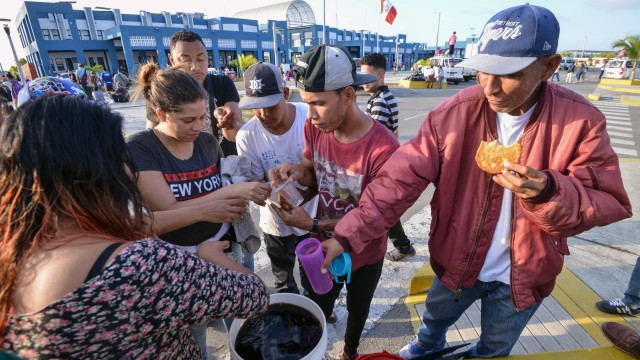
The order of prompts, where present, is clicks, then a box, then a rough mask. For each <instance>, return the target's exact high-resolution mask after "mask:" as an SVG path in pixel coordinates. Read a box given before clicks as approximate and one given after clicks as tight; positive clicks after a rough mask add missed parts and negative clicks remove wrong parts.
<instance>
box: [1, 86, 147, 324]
mask: <svg viewBox="0 0 640 360" xmlns="http://www.w3.org/2000/svg"><path fill="white" fill-rule="evenodd" d="M122 122H123V119H122V116H120V115H118V114H116V113H114V112H111V111H110V110H109V109H108V108H107V107H103V106H101V105H97V104H92V103H90V102H88V101H86V100H83V99H81V98H79V97H77V96H48V97H40V98H37V99H34V100H31V101H29V102H28V103H25V104H24V105H22V106H21V107H20V108H19V109H18V110H17V111H16V112H14V113H13V114H11V115H10V116H9V117H8V118H7V119H5V122H4V124H3V125H2V127H1V128H0V234H1V235H0V236H1V240H0V335H2V334H3V333H4V327H5V325H6V321H7V315H8V314H10V313H11V312H12V310H13V306H12V296H13V293H14V290H15V283H16V278H17V273H18V270H19V269H20V267H21V265H22V264H23V262H24V260H25V259H27V258H28V257H29V256H30V255H31V254H32V253H33V251H34V249H36V248H38V247H42V246H43V245H45V244H48V242H49V240H51V239H53V238H54V237H56V233H57V232H58V231H59V221H60V220H61V219H73V220H75V222H76V223H77V224H78V226H79V227H80V228H81V229H82V231H83V232H84V233H89V234H91V235H92V236H104V237H106V238H110V239H114V240H120V241H131V240H137V239H142V238H145V237H147V236H149V235H150V231H149V228H148V225H147V224H146V223H145V221H144V216H143V214H144V212H145V211H146V209H145V207H144V205H143V202H142V199H141V197H140V194H139V193H138V190H137V188H136V186H135V183H134V181H135V180H136V179H135V175H134V176H133V178H132V176H131V175H130V174H136V169H135V166H134V163H133V161H132V159H131V156H130V154H129V152H128V150H127V147H126V145H125V141H124V138H123V135H122ZM129 172H130V173H129ZM77 237H79V236H76V238H77ZM56 240H60V238H56ZM67 241H68V240H67ZM64 243H65V240H64V239H63V240H62V241H56V242H55V243H53V244H51V243H49V244H48V245H50V246H60V245H63V244H64Z"/></svg>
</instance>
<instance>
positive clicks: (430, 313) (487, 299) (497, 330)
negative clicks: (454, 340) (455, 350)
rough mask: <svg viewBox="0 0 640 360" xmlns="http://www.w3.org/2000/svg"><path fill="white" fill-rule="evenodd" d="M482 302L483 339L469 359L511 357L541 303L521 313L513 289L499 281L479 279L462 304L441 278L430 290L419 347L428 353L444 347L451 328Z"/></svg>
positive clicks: (419, 334)
mask: <svg viewBox="0 0 640 360" xmlns="http://www.w3.org/2000/svg"><path fill="white" fill-rule="evenodd" d="M478 299H481V301H482V306H481V307H480V308H481V321H480V325H481V329H482V332H481V334H480V340H479V341H478V343H477V344H476V345H475V346H474V347H472V348H471V349H470V354H469V358H488V357H496V356H506V355H509V353H510V352H511V349H512V348H513V346H514V345H515V343H516V341H517V340H518V337H519V336H520V333H522V330H523V329H524V327H525V326H526V325H527V323H528V322H529V320H530V319H531V317H532V316H533V314H534V313H535V312H536V310H537V309H538V307H539V306H540V304H535V305H531V306H529V307H528V308H526V309H524V310H522V311H517V310H516V309H515V308H514V307H513V303H512V301H511V286H509V285H507V284H504V283H501V282H499V281H491V282H482V281H479V280H477V281H476V283H475V285H474V286H473V287H472V288H463V289H462V295H461V296H460V301H459V302H455V293H454V292H453V291H451V290H449V289H448V288H447V287H446V286H444V285H443V284H442V283H441V282H440V280H439V279H438V277H435V279H434V280H433V285H431V289H429V294H428V295H427V300H426V301H425V305H426V306H427V308H426V310H425V311H424V314H423V315H422V321H423V322H424V325H422V326H421V327H420V328H419V329H418V345H419V346H420V347H421V348H423V349H424V350H427V351H433V350H439V349H442V348H444V345H445V340H446V338H445V335H446V333H447V329H448V328H449V327H450V326H451V325H453V324H454V323H455V322H456V321H457V320H458V319H459V318H460V316H462V314H463V313H464V312H465V310H467V308H469V306H471V305H472V304H473V302H474V301H476V300H478Z"/></svg>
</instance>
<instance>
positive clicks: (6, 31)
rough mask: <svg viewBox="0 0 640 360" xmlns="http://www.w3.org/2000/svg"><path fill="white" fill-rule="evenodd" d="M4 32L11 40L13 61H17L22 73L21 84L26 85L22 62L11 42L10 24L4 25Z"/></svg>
mask: <svg viewBox="0 0 640 360" xmlns="http://www.w3.org/2000/svg"><path fill="white" fill-rule="evenodd" d="M4 32H5V33H7V37H8V38H9V45H11V51H13V59H14V60H15V61H16V67H17V68H18V72H19V73H20V83H21V84H24V81H25V78H24V73H23V72H22V66H21V65H20V61H19V60H18V54H16V48H15V47H14V46H13V40H11V30H9V25H8V24H4Z"/></svg>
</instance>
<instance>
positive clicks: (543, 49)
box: [542, 41, 551, 51]
mask: <svg viewBox="0 0 640 360" xmlns="http://www.w3.org/2000/svg"><path fill="white" fill-rule="evenodd" d="M549 49H551V44H549V43H548V42H546V41H545V42H544V46H543V47H542V51H547V50H549Z"/></svg>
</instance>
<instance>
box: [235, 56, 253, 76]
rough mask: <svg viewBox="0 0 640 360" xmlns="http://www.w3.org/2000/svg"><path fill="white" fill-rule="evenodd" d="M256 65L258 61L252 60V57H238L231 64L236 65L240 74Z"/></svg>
mask: <svg viewBox="0 0 640 360" xmlns="http://www.w3.org/2000/svg"><path fill="white" fill-rule="evenodd" d="M256 63H258V60H257V59H256V58H254V57H253V55H240V56H238V58H237V59H235V60H233V64H234V65H236V67H237V68H238V70H240V72H241V73H244V71H245V70H247V68H248V67H249V66H251V65H253V64H256ZM238 75H240V74H238Z"/></svg>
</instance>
